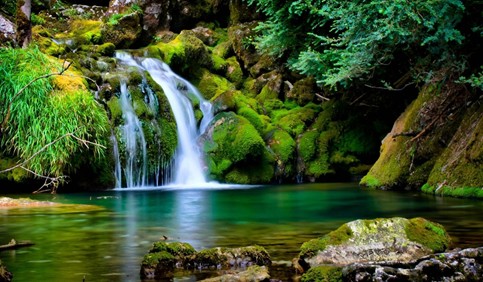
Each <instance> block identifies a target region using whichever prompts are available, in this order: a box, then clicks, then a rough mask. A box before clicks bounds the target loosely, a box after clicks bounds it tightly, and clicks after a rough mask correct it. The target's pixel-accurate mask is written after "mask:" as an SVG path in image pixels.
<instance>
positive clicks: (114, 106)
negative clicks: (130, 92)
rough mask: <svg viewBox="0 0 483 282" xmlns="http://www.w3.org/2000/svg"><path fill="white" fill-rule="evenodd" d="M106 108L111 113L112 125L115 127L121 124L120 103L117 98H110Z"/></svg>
mask: <svg viewBox="0 0 483 282" xmlns="http://www.w3.org/2000/svg"><path fill="white" fill-rule="evenodd" d="M107 106H108V107H109V111H110V112H111V121H112V124H113V125H115V126H117V125H120V124H122V123H123V118H122V109H121V103H120V102H119V99H118V98H117V97H112V98H111V99H110V100H109V101H107Z"/></svg>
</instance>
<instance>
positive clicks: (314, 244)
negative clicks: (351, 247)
mask: <svg viewBox="0 0 483 282" xmlns="http://www.w3.org/2000/svg"><path fill="white" fill-rule="evenodd" d="M351 237H352V230H351V228H350V227H349V226H348V225H347V224H343V225H342V226H341V227H339V228H337V229H336V230H334V231H332V232H330V233H328V234H326V235H324V236H323V237H321V238H318V239H312V240H310V241H307V242H305V243H303V244H302V246H301V247H300V254H299V256H300V257H301V258H305V257H312V256H314V255H316V254H317V252H318V251H323V250H325V248H327V246H329V245H341V244H343V243H345V242H347V241H348V240H349V239H350V238H351Z"/></svg>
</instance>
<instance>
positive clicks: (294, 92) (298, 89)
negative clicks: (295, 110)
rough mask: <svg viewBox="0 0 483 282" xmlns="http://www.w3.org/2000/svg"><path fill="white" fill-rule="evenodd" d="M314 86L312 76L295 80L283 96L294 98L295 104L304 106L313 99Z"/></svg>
mask: <svg viewBox="0 0 483 282" xmlns="http://www.w3.org/2000/svg"><path fill="white" fill-rule="evenodd" d="M316 87H317V85H316V83H315V79H314V78H313V77H307V78H303V79H301V80H297V81H296V82H295V83H294V84H293V87H292V89H290V91H288V92H287V94H286V95H285V96H286V98H287V99H292V100H295V101H297V104H299V105H301V106H304V105H306V104H307V103H309V102H312V101H313V100H314V97H315V89H316Z"/></svg>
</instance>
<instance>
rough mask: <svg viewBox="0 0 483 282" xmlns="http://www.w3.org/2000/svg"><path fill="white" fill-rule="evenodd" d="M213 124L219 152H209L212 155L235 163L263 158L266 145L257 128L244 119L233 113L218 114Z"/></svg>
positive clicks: (214, 139)
mask: <svg viewBox="0 0 483 282" xmlns="http://www.w3.org/2000/svg"><path fill="white" fill-rule="evenodd" d="M212 124H213V129H212V130H213V136H212V140H213V142H214V143H216V144H217V145H218V146H217V150H216V151H209V152H208V154H210V155H215V154H216V155H220V156H223V157H225V158H228V159H230V160H231V161H233V162H234V163H236V162H239V161H242V160H245V159H249V158H257V157H259V156H261V155H262V154H263V152H264V150H265V143H264V142H263V139H262V138H261V137H260V135H259V133H258V132H257V130H256V129H255V127H254V126H253V125H252V124H251V123H250V122H249V121H248V120H247V119H245V118H244V117H241V116H238V115H236V114H234V113H233V112H227V113H220V114H218V115H217V116H216V117H215V119H214V121H213V122H212Z"/></svg>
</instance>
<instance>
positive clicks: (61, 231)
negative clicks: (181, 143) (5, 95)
mask: <svg viewBox="0 0 483 282" xmlns="http://www.w3.org/2000/svg"><path fill="white" fill-rule="evenodd" d="M7 196H9V197H14V198H16V197H30V198H32V199H38V200H50V201H55V202H60V203H69V204H89V205H97V206H101V207H102V208H103V209H101V210H94V211H76V210H66V209H61V210H59V209H55V208H32V209H22V208H18V209H0V244H6V243H8V242H9V241H10V239H12V238H15V239H16V240H17V241H21V240H30V241H33V242H34V243H35V245H34V246H32V247H26V248H21V249H18V250H12V251H3V252H0V260H2V262H3V263H4V264H5V265H6V266H7V268H8V269H9V271H11V272H12V273H13V274H14V281H16V282H22V281H50V282H54V281H83V280H84V281H140V278H139V269H140V263H141V260H142V257H143V255H144V254H145V253H146V252H147V251H148V249H149V248H150V247H151V244H152V243H153V242H154V241H157V240H160V238H163V236H166V237H168V242H169V241H183V242H188V243H190V244H191V245H192V246H193V247H194V248H195V249H196V250H201V249H203V248H211V247H216V246H220V247H240V246H247V245H253V244H258V245H261V246H264V247H265V248H266V249H267V251H268V252H269V253H270V255H271V257H272V260H273V261H274V263H275V264H276V265H282V266H286V265H289V264H290V261H291V259H292V258H293V257H295V256H296V255H297V253H298V249H299V247H300V245H301V244H302V243H303V242H305V241H307V240H309V239H312V238H316V237H320V236H322V235H324V234H326V233H327V232H330V231H331V230H334V229H336V228H337V227H338V226H339V225H341V224H342V223H344V222H347V221H351V220H355V219H369V218H376V217H393V216H401V217H407V218H411V217H418V216H421V217H425V218H427V219H430V220H433V221H436V222H439V223H441V224H443V225H444V226H445V227H446V229H447V231H448V232H449V233H450V235H451V236H452V237H453V239H454V247H476V246H483V237H482V236H481V234H483V218H482V217H481V214H482V211H483V202H482V201H477V200H467V199H455V198H441V197H434V196H429V195H424V194H420V193H415V192H387V191H367V190H363V189H360V188H359V187H358V186H357V184H355V183H326V184H299V185H277V186H235V187H232V188H227V187H225V188H218V189H209V188H204V189H200V188H198V189H188V188H184V189H176V188H164V189H163V188H156V189H150V188H146V189H129V190H128V189H119V191H105V192H93V193H76V194H58V195H30V194H29V195H7ZM285 269H287V267H285ZM272 276H273V278H281V279H283V280H284V281H286V280H290V277H275V276H274V275H272ZM195 279H196V278H195V277H194V276H187V277H179V278H177V279H176V280H178V281H194V280H195Z"/></svg>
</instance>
